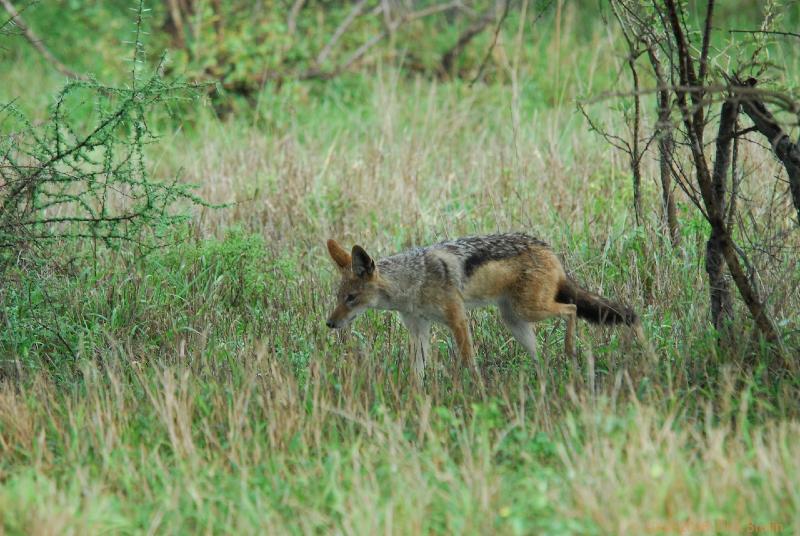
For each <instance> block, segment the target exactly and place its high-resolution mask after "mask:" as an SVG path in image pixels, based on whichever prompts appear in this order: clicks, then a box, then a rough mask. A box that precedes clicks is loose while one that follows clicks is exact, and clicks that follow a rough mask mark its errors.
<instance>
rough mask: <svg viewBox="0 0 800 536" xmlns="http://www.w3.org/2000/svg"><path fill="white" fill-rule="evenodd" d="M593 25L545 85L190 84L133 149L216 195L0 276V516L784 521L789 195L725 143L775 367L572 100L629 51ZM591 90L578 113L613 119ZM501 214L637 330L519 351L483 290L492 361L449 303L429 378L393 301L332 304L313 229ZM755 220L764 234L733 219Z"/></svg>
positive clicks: (689, 242) (423, 230)
mask: <svg viewBox="0 0 800 536" xmlns="http://www.w3.org/2000/svg"><path fill="white" fill-rule="evenodd" d="M571 16H574V15H571ZM572 24H577V23H574V22H573V23H572ZM542 39H543V40H544V37H543V38H542ZM613 39H614V36H613V35H606V34H603V33H602V32H599V31H597V32H595V33H594V34H592V35H591V36H589V37H587V41H588V42H590V44H591V46H590V47H589V48H591V50H590V52H595V53H596V54H594V55H592V54H590V53H588V52H587V51H586V47H587V46H589V45H586V42H585V41H582V42H580V43H573V44H576V46H575V47H569V46H565V50H564V51H563V53H562V58H563V61H564V62H565V63H566V64H569V65H576V66H579V67H575V69H576V74H575V75H570V74H564V73H562V75H563V76H561V77H560V78H559V82H558V84H556V82H555V79H551V78H547V79H544V78H545V77H541V78H538V77H536V76H533V75H531V74H530V73H528V74H527V75H525V76H522V77H521V78H520V87H518V88H515V87H514V86H513V85H509V86H508V87H504V86H498V85H490V86H482V85H476V86H475V87H473V88H469V87H467V86H466V85H465V84H462V83H447V84H443V83H436V82H430V81H423V80H421V79H408V78H404V77H403V76H400V75H399V74H398V73H397V72H396V71H395V70H393V69H391V68H388V67H386V68H384V69H382V70H381V71H380V72H378V73H376V74H375V75H374V76H365V77H354V78H352V79H351V78H348V79H346V80H345V81H342V82H336V83H332V84H330V85H326V86H319V85H315V84H287V85H285V86H284V87H282V88H280V89H278V88H273V87H271V88H268V90H267V91H265V92H264V93H263V94H262V95H260V97H259V100H258V103H257V105H256V108H255V109H253V110H249V111H247V112H244V111H243V110H238V112H237V113H236V114H234V116H233V117H232V118H230V119H229V120H228V121H225V122H220V121H218V120H217V119H215V118H213V114H212V113H211V111H210V110H209V109H208V108H204V107H201V106H200V105H198V106H197V107H196V108H188V109H187V110H186V111H185V112H186V113H185V115H184V117H186V119H185V121H184V122H183V123H180V124H175V123H171V122H169V121H167V120H162V121H160V122H157V123H154V125H153V126H154V128H158V129H159V130H160V133H161V135H162V138H161V143H160V144H158V145H157V146H151V147H149V148H148V151H149V152H148V157H149V158H150V162H151V163H152V166H153V175H154V177H171V176H175V175H180V176H181V177H184V179H185V180H186V181H187V182H191V183H194V184H197V185H198V187H199V189H198V193H199V194H200V195H201V196H202V197H203V198H205V199H207V200H208V201H210V202H213V203H225V204H227V206H226V207H225V208H221V209H210V208H203V207H194V208H190V210H192V211H193V212H192V218H191V222H190V223H189V224H187V225H186V226H185V227H180V228H176V229H174V238H175V241H174V242H175V243H174V244H173V245H171V246H169V247H166V248H163V249H160V250H157V251H154V252H152V253H150V254H149V255H146V256H144V255H142V254H140V252H138V251H136V250H135V248H122V249H121V250H119V251H116V252H109V251H106V250H102V249H101V250H100V252H99V254H98V255H97V256H95V255H93V251H92V250H91V249H90V248H84V247H81V246H80V245H78V246H68V245H64V247H63V248H62V250H61V251H59V252H58V254H57V255H55V256H54V258H53V259H51V262H48V263H45V264H44V265H43V266H40V267H39V268H38V269H36V270H33V269H32V268H31V266H29V265H25V264H24V263H23V262H22V261H20V264H19V265H18V267H17V269H16V271H14V270H12V271H9V272H7V273H5V274H4V277H5V279H4V281H3V282H2V284H0V303H2V310H1V311H0V357H1V358H2V363H0V375H1V376H2V381H1V382H0V533H9V534H63V533H72V534H87V533H88V534H96V533H103V532H110V533H135V534H139V533H189V534H191V533H250V534H261V533H320V532H324V533H328V532H331V533H347V534H372V533H396V534H415V533H459V534H461V533H463V534H494V533H498V534H678V533H684V532H689V533H703V534H705V533H730V532H733V533H742V532H744V533H748V532H751V533H752V532H756V531H757V530H758V531H760V532H761V533H773V534H795V533H798V532H800V491H798V486H797V482H798V481H800V406H798V403H797V401H798V400H799V399H800V398H799V395H800V384H799V382H798V376H797V374H796V352H797V348H800V317H799V316H798V313H797V311H798V308H799V307H800V294H798V291H797V288H798V286H797V281H800V266H799V265H798V263H797V255H796V252H797V250H798V246H800V243H798V234H797V231H796V228H795V227H794V225H795V224H794V223H793V222H792V221H791V216H792V214H793V212H792V207H791V205H790V203H789V201H788V198H787V196H785V195H784V193H785V192H783V191H777V193H776V194H775V195H773V194H772V191H773V187H774V185H775V179H774V177H775V176H776V175H778V174H779V173H782V171H781V168H780V167H779V164H778V163H777V162H775V161H774V159H773V158H772V157H771V156H770V155H769V154H768V153H767V152H765V151H764V150H763V148H761V147H759V146H757V145H755V144H745V145H743V147H742V148H741V151H742V154H743V162H744V168H743V170H744V172H745V177H746V180H745V181H744V182H743V184H742V195H743V196H744V197H745V198H747V199H749V200H750V202H749V204H748V205H747V207H746V210H744V211H743V214H745V215H746V216H747V218H745V225H744V226H743V227H742V228H741V229H739V230H737V237H738V238H739V239H740V240H741V241H742V243H743V244H745V247H746V248H747V253H748V255H749V258H750V260H751V262H752V263H753V265H754V267H755V268H756V269H757V270H758V273H759V276H760V278H759V281H760V284H761V286H762V289H761V290H762V293H763V295H764V296H767V297H768V305H769V308H770V311H771V313H772V314H773V316H774V317H775V318H776V320H777V321H778V327H779V329H780V331H781V333H782V335H783V337H784V342H785V346H786V349H787V355H788V357H789V358H792V357H793V358H794V361H791V360H790V362H789V366H785V365H786V364H785V363H784V362H782V361H781V360H780V358H776V357H775V356H774V355H773V354H771V353H770V351H769V350H768V349H767V348H765V347H764V346H763V345H762V343H761V342H760V341H758V340H757V339H756V338H754V335H753V334H754V330H753V326H752V323H751V322H750V321H749V320H748V318H749V317H748V314H747V312H746V310H745V308H744V306H743V305H742V304H741V303H739V302H737V303H736V306H735V309H736V311H735V314H736V325H735V327H734V329H732V330H731V332H730V333H729V334H728V335H727V336H726V337H725V339H724V340H723V344H718V341H717V339H718V334H717V333H715V332H714V331H713V329H712V328H711V327H710V325H709V321H708V307H707V302H708V289H707V288H706V276H705V272H704V268H703V256H704V254H705V241H706V239H707V234H708V228H707V226H706V224H705V223H704V220H703V219H702V217H700V216H699V215H698V214H697V213H696V211H695V209H694V208H693V207H692V206H691V204H690V203H689V202H688V200H686V199H685V198H683V196H682V195H679V211H680V215H681V222H682V227H681V232H682V236H681V244H680V246H678V247H677V248H673V247H672V246H671V245H669V241H668V239H667V238H666V236H665V233H664V229H663V228H662V225H661V223H660V216H659V213H660V212H659V211H660V208H659V207H660V205H659V196H660V190H659V188H660V187H659V185H658V184H657V183H656V179H657V164H656V162H654V161H653V159H650V158H648V159H646V162H645V165H644V171H645V182H644V185H643V186H644V201H645V213H646V214H647V217H646V221H645V222H644V224H643V225H642V226H640V227H636V226H635V225H634V224H633V212H632V207H631V204H632V203H631V197H632V196H631V192H630V177H629V172H628V166H627V162H626V160H625V158H624V155H621V154H619V153H618V152H615V151H613V150H611V149H610V148H609V147H608V146H607V145H606V144H604V143H603V142H602V140H600V139H599V138H598V137H597V136H596V135H595V134H593V133H591V132H589V131H588V128H587V126H586V124H585V123H584V121H583V119H582V118H581V116H580V114H578V113H576V112H575V111H574V107H573V106H572V104H571V102H572V101H571V99H572V98H573V97H574V96H575V95H578V94H581V93H582V92H584V91H588V90H587V88H593V91H596V90H597V88H604V87H606V86H605V85H604V84H605V82H606V81H608V80H609V79H611V78H612V75H613V74H615V73H616V72H618V68H619V65H617V64H618V63H619V62H620V61H621V57H615V56H614V55H611V54H600V53H597V51H598V47H608V46H610V45H609V44H610V43H611V42H612V41H613ZM570 43H572V42H570ZM581 43H582V44H581ZM540 44H541V46H542V47H545V46H546V43H544V42H542V43H540ZM578 44H580V46H577V45H578ZM543 50H545V49H544V48H543ZM602 50H605V49H602ZM546 56H547V55H546V54H545V53H543V54H542V58H541V61H542V62H543V65H544V66H545V67H547V68H549V69H555V66H554V65H553V64H552V62H549V61H548V59H547V57H546ZM581 62H587V63H586V64H585V65H584V63H581ZM610 66H611V67H615V68H611V67H610ZM14 69H16V71H15V72H16V73H18V74H19V76H27V77H28V78H27V80H30V81H35V80H43V81H46V80H51V75H50V74H48V73H47V71H46V70H43V69H40V68H38V67H36V66H35V65H32V64H30V63H27V64H25V65H15V66H14ZM615 69H616V70H615ZM584 70H589V71H591V70H594V71H595V72H597V73H598V74H597V78H596V79H595V80H596V82H594V83H596V84H597V85H596V86H592V85H591V84H589V82H588V81H587V79H588V78H587V79H584V77H583V76H582V74H581V73H583V72H584ZM26 73H27V74H26ZM14 80H17V81H16V82H13V83H14V84H18V88H17V90H12V89H7V90H8V91H18V92H19V94H22V93H23V92H22V88H23V84H22V82H21V81H19V78H18V77H14ZM51 82H52V83H53V84H55V83H56V81H53V80H51ZM51 82H47V83H51ZM789 82H791V83H793V84H794V85H795V86H796V81H794V82H792V81H791V79H789ZM43 83H44V82H43ZM43 87H49V86H47V84H45V85H44V86H43ZM542 88H544V89H542ZM517 91H519V92H517ZM40 98H41V95H39V94H36V95H32V96H31V99H32V100H31V102H34V103H35V104H30V103H25V102H23V103H21V105H22V106H23V107H25V106H31V108H34V109H35V108H36V107H38V106H39V102H38V101H37V99H40ZM559 103H560V104H559ZM554 104H555V105H554ZM609 108H610V106H608V105H607V103H600V104H598V105H596V106H594V107H592V113H594V114H596V115H597V117H598V118H599V119H601V120H603V121H605V122H606V123H607V124H609V125H611V126H612V127H614V128H617V129H620V131H621V130H622V126H621V125H620V124H619V118H618V117H616V115H615V112H614V111H613V110H611V109H609ZM781 188H784V187H783V186H780V187H779V190H780V189H781ZM784 189H785V188H784ZM767 221H769V222H771V223H770V225H769V226H768V225H766V223H765V222H767ZM506 229H519V230H524V231H527V232H530V233H532V234H536V235H538V236H540V237H542V238H544V239H546V240H547V241H548V242H550V243H551V244H552V245H553V247H554V249H556V251H557V252H558V253H559V254H560V255H561V256H562V257H563V258H564V262H565V265H566V266H567V268H568V269H569V271H570V272H572V273H573V274H574V275H575V277H576V278H577V279H578V280H579V281H580V282H582V283H583V284H584V285H585V286H587V287H588V288H590V289H592V290H596V291H599V292H601V293H602V294H603V295H607V296H609V297H613V298H615V299H619V300H620V301H623V302H626V303H629V304H630V305H632V306H633V307H634V308H635V309H636V310H637V312H638V313H639V314H640V315H641V317H642V320H643V324H644V329H645V331H646V332H647V334H648V337H649V338H650V340H651V342H652V345H653V346H654V348H655V353H656V358H657V359H656V360H655V361H650V360H648V359H647V357H646V355H645V353H644V352H643V351H642V349H641V348H640V347H639V346H638V345H637V343H636V342H635V341H634V340H632V337H631V336H630V334H629V333H627V332H626V331H625V330H624V329H607V328H598V327H592V326H589V325H587V324H585V323H580V328H579V332H578V340H579V342H578V347H579V357H578V359H577V360H575V361H573V360H570V359H566V358H565V357H564V355H563V352H562V348H563V331H564V330H563V326H562V325H561V323H559V322H555V321H552V322H544V323H541V324H540V325H539V326H538V327H537V333H538V338H539V349H540V356H539V359H538V360H536V361H532V360H531V359H530V358H528V357H527V355H525V353H524V352H523V351H522V350H521V349H520V348H519V347H518V346H517V344H516V343H515V342H514V341H513V339H512V338H511V336H510V334H508V332H507V331H506V330H505V329H504V328H503V327H502V326H501V324H500V323H499V321H498V320H497V319H496V315H495V313H494V312H492V311H489V310H482V311H476V312H474V313H472V314H471V317H470V322H471V326H472V330H473V334H474V339H475V345H476V348H477V352H478V361H479V365H480V368H481V371H482V374H483V378H484V381H485V384H486V386H485V390H484V391H481V389H479V388H478V387H477V386H476V385H474V384H473V383H472V381H471V379H470V378H469V376H468V374H466V373H465V371H463V370H462V369H461V368H460V366H459V361H458V359H457V357H456V356H455V355H454V349H453V345H452V343H451V341H450V339H449V337H448V334H447V333H446V331H445V330H443V329H440V328H437V329H436V330H435V331H434V344H433V348H435V349H436V350H437V355H436V359H435V360H434V363H433V364H432V367H431V369H430V370H429V372H430V374H429V378H428V380H427V382H426V384H425V385H424V386H422V387H419V386H416V385H415V384H414V382H413V381H412V379H411V370H410V364H409V359H408V349H407V334H406V333H405V330H404V328H403V327H402V324H401V323H400V322H399V319H398V318H397V317H396V316H394V315H392V314H390V313H378V312H371V313H367V314H365V315H364V316H363V317H361V318H359V319H358V320H357V321H356V322H355V324H354V326H353V328H352V330H351V331H348V332H346V333H333V332H331V331H330V330H328V329H327V328H326V327H325V326H324V319H325V318H326V316H327V314H328V313H329V310H330V308H331V307H332V305H333V301H334V287H335V285H336V282H337V281H336V277H337V274H336V270H335V269H334V267H333V264H332V263H331V261H330V260H329V259H328V257H327V253H326V251H325V247H324V241H325V239H327V238H329V237H333V238H336V239H337V240H339V241H340V242H342V243H343V244H346V245H348V246H349V245H352V244H354V243H359V244H361V245H362V246H364V247H365V248H366V249H367V251H369V252H370V253H372V254H374V255H376V256H378V257H379V256H381V255H385V254H389V253H392V252H395V251H398V250H400V249H402V248H405V247H408V246H411V245H418V244H427V243H430V242H433V241H436V240H440V239H443V238H446V237H453V236H459V235H464V234H470V233H479V232H491V231H495V230H506ZM745 231H746V233H747V234H746V235H745ZM776 236H777V237H781V239H782V243H781V246H782V247H780V248H778V247H773V246H769V247H767V248H756V247H751V246H749V245H748V241H747V240H745V238H748V239H749V240H751V241H752V243H754V244H770V243H772V241H773V239H774V237H776ZM22 260H24V257H23V259H22ZM793 367H794V368H793Z"/></svg>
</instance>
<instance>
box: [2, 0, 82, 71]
mask: <svg viewBox="0 0 800 536" xmlns="http://www.w3.org/2000/svg"><path fill="white" fill-rule="evenodd" d="M0 3H1V4H3V7H4V8H5V10H6V12H7V13H8V14H9V16H11V19H12V20H13V21H14V24H16V26H17V28H19V29H20V30H22V34H23V35H24V36H25V39H27V40H28V42H29V43H30V44H31V45H33V48H35V49H36V50H37V51H38V52H39V54H41V55H42V57H43V58H44V59H45V60H47V62H48V63H50V65H52V66H53V67H55V69H56V70H57V71H58V72H60V73H61V74H63V75H64V76H67V77H69V78H74V79H76V80H84V81H88V80H89V78H88V77H86V76H85V75H82V74H79V73H76V72H75V71H73V70H72V69H70V68H69V67H67V66H66V65H64V64H63V63H61V61H59V59H58V58H56V57H55V56H54V55H53V53H52V52H50V50H49V49H48V48H47V47H46V46H44V43H42V40H41V39H39V36H37V35H36V33H35V32H34V31H33V30H32V29H31V27H30V26H28V24H27V23H26V22H25V20H24V19H23V18H22V16H21V15H20V14H19V12H18V11H17V10H16V8H15V7H14V5H13V4H12V3H11V2H10V0H0Z"/></svg>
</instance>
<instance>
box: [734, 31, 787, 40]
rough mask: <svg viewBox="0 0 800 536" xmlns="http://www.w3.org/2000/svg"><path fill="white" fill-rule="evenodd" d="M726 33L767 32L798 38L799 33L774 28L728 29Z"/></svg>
mask: <svg viewBox="0 0 800 536" xmlns="http://www.w3.org/2000/svg"><path fill="white" fill-rule="evenodd" d="M728 33H749V34H767V35H780V36H783V37H797V38H798V39H800V33H794V32H779V31H776V30H728Z"/></svg>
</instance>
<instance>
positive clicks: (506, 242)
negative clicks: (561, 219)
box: [326, 233, 646, 378]
mask: <svg viewBox="0 0 800 536" xmlns="http://www.w3.org/2000/svg"><path fill="white" fill-rule="evenodd" d="M328 252H329V253H330V256H331V258H332V259H333V261H334V262H335V263H336V266H337V267H338V268H339V272H340V274H341V276H342V280H341V283H340V285H339V290H338V293H337V303H336V308H335V309H334V310H333V312H332V313H331V315H330V317H329V318H328V320H327V322H326V324H327V326H328V327H330V328H341V327H345V326H347V325H348V324H349V323H350V322H351V321H352V320H353V319H354V318H355V317H356V316H358V315H359V314H361V313H362V312H364V311H365V310H367V309H370V308H373V309H383V310H391V311H398V312H399V313H400V316H401V317H402V319H403V323H404V324H405V325H406V327H407V328H408V331H409V333H410V335H411V355H412V358H413V367H414V372H415V373H416V375H417V377H418V378H422V376H423V375H424V371H425V362H426V360H427V359H428V356H429V355H430V329H431V323H432V322H441V323H444V324H446V325H447V326H448V327H449V328H450V331H452V333H453V337H454V338H455V342H456V345H457V347H458V352H459V354H460V355H461V359H462V360H463V362H464V365H465V366H468V367H470V368H471V369H472V370H473V371H475V370H476V369H475V362H474V355H473V348H472V339H471V336H470V330H469V324H468V322H467V316H466V311H467V310H468V309H471V308H474V307H481V306H484V305H496V306H497V307H498V308H499V309H500V316H501V317H502V319H503V322H504V323H505V324H506V326H508V329H509V330H511V333H512V334H513V335H514V338H515V339H516V340H517V341H518V342H519V343H520V344H521V345H522V346H523V347H524V348H525V349H526V350H527V351H528V353H529V354H530V355H531V357H533V358H534V359H535V358H536V337H535V334H534V332H533V329H532V327H531V323H532V322H537V321H539V320H544V319H546V318H551V317H561V318H563V319H564V320H566V322H567V334H566V340H565V341H564V346H565V349H566V352H567V354H568V355H570V356H572V355H574V351H575V319H576V317H580V318H583V319H585V320H588V321H590V322H594V323H599V324H626V325H628V326H630V327H631V328H633V330H634V331H635V333H636V335H637V337H638V338H639V339H640V340H641V341H642V342H643V343H645V344H646V341H645V340H644V335H643V332H642V328H641V325H640V323H639V319H638V317H637V316H636V313H634V312H633V310H631V309H630V308H628V307H626V306H623V305H620V304H618V303H614V302H611V301H609V300H606V299H605V298H602V297H600V296H598V295H597V294H593V293H591V292H589V291H587V290H584V289H582V288H581V287H580V286H579V285H578V284H577V283H575V281H573V280H572V279H571V278H570V277H568V276H567V274H566V273H565V272H564V268H563V266H562V265H561V262H560V261H559V260H558V258H557V257H556V255H555V254H554V253H553V251H552V250H551V249H550V247H549V246H548V245H547V244H546V243H544V242H542V241H540V240H537V239H535V238H533V237H530V236H528V235H526V234H522V233H507V234H495V235H488V236H471V237H466V238H459V239H457V240H449V241H446V242H440V243H438V244H434V245H432V246H427V247H420V248H415V249H411V250H408V251H404V252H402V253H398V254H396V255H392V256H391V257H386V258H384V259H380V260H379V261H378V262H377V263H376V262H375V261H374V260H373V259H372V258H371V257H370V256H369V255H368V254H367V252H366V251H364V249H363V248H362V247H361V246H353V249H352V251H351V252H350V253H348V252H347V251H345V250H344V249H343V248H342V247H341V246H340V245H339V244H338V243H337V242H336V241H335V240H328Z"/></svg>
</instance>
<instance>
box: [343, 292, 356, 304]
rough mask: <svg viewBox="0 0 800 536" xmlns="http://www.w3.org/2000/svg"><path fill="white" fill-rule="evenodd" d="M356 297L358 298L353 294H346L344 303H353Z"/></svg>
mask: <svg viewBox="0 0 800 536" xmlns="http://www.w3.org/2000/svg"><path fill="white" fill-rule="evenodd" d="M357 297H358V296H356V295H355V294H348V295H347V297H346V298H345V299H344V301H345V303H353V302H354V301H356V298H357Z"/></svg>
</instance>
